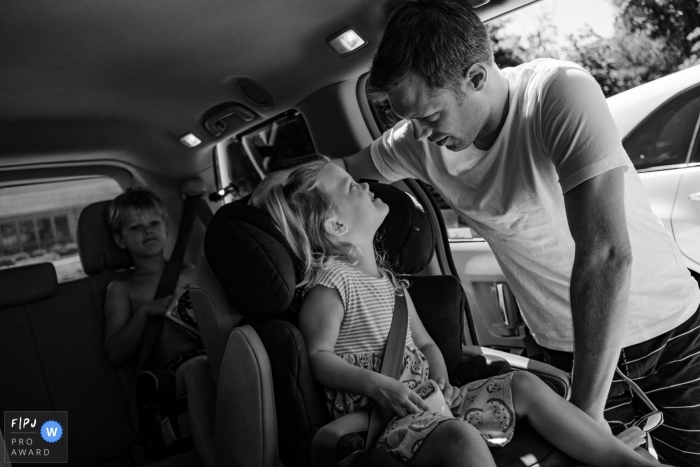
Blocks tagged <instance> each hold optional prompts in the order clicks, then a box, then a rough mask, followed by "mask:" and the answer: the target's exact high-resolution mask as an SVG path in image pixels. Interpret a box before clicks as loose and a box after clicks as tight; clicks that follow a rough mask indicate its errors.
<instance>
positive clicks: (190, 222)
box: [129, 194, 202, 432]
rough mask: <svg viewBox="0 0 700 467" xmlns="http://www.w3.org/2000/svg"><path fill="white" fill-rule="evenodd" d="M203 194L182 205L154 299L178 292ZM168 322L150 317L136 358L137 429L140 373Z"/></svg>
mask: <svg viewBox="0 0 700 467" xmlns="http://www.w3.org/2000/svg"><path fill="white" fill-rule="evenodd" d="M201 197H202V195H201V194H197V195H192V196H188V197H187V198H185V202H184V205H183V207H182V217H181V218H180V227H179V228H178V232H177V240H176V241H175V248H173V252H172V254H171V255H170V259H169V260H168V262H167V263H166V264H165V268H164V269H163V272H162V274H161V276H160V281H159V282H158V287H157V288H156V293H155V295H154V297H153V299H154V300H157V299H159V298H162V297H167V296H168V295H173V294H174V293H175V288H176V287H177V280H178V278H179V277H180V271H181V270H182V263H183V262H184V260H185V251H186V250H187V243H188V242H189V239H190V233H191V232H192V227H193V226H194V220H195V217H196V216H197V214H198V211H201V209H200V200H201ZM164 323H165V321H164V320H163V319H149V320H148V321H147V322H146V329H145V330H144V333H143V339H142V340H141V346H140V347H139V356H138V359H137V360H136V366H135V367H134V373H133V374H132V375H131V382H130V384H129V415H130V418H131V423H132V426H133V427H134V428H135V429H136V430H137V432H138V407H137V406H136V380H137V378H138V375H139V373H141V371H142V370H143V369H144V367H145V366H146V363H147V361H148V357H149V355H150V354H151V351H152V350H153V346H154V345H155V343H156V341H157V340H158V337H159V336H160V333H161V331H162V329H163V324H164Z"/></svg>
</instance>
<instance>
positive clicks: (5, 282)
mask: <svg viewBox="0 0 700 467" xmlns="http://www.w3.org/2000/svg"><path fill="white" fill-rule="evenodd" d="M57 290H58V280H57V278H56V268H55V267H54V265H53V264H51V263H39V264H32V265H29V266H20V267H16V268H7V269H3V270H0V308H9V307H11V306H15V305H24V304H26V303H31V302H36V301H38V300H41V299H43V298H48V297H51V296H52V295H54V294H55V293H56V292H57Z"/></svg>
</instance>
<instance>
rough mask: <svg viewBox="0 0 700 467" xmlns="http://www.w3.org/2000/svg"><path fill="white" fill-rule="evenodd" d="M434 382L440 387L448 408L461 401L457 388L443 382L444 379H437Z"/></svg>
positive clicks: (460, 394)
mask: <svg viewBox="0 0 700 467" xmlns="http://www.w3.org/2000/svg"><path fill="white" fill-rule="evenodd" d="M435 382H436V383H437V385H438V386H439V387H440V390H441V391H442V395H443V396H445V403H446V404H447V406H448V407H450V408H452V407H453V406H454V405H458V404H459V403H460V402H461V401H462V393H460V392H459V389H458V388H456V387H454V386H452V385H451V384H450V383H449V382H447V381H445V378H438V379H436V380H435Z"/></svg>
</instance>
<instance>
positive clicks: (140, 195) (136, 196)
mask: <svg viewBox="0 0 700 467" xmlns="http://www.w3.org/2000/svg"><path fill="white" fill-rule="evenodd" d="M130 209H134V210H136V211H137V212H139V213H141V212H144V211H150V210H153V211H156V212H157V213H158V214H160V217H162V218H163V222H165V223H166V224H167V222H168V211H167V210H166V209H165V205H163V202H162V201H161V200H160V198H159V197H158V196H157V195H156V194H155V193H153V192H152V191H151V190H149V189H148V188H132V189H130V190H127V191H125V192H124V193H122V194H121V195H119V196H117V197H116V198H114V199H113V200H112V201H111V202H110V203H109V206H108V207H107V225H108V226H109V230H111V231H112V233H113V234H119V233H121V230H122V227H124V221H125V220H126V215H127V212H128V211H129V210H130Z"/></svg>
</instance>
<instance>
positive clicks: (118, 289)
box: [107, 279, 129, 295]
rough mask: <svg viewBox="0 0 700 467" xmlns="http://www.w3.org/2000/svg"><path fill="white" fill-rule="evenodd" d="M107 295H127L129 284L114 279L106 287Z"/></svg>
mask: <svg viewBox="0 0 700 467" xmlns="http://www.w3.org/2000/svg"><path fill="white" fill-rule="evenodd" d="M107 294H118V295H121V294H127V295H128V294H129V283H128V282H127V281H126V280H121V279H115V280H113V281H112V282H110V283H109V284H108V285H107Z"/></svg>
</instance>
